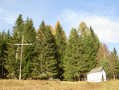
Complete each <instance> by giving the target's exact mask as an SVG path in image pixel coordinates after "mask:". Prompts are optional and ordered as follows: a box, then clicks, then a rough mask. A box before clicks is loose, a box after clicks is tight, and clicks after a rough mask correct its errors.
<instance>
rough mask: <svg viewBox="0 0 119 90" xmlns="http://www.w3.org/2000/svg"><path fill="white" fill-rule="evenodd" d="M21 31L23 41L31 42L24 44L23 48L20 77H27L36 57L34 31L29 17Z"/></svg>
mask: <svg viewBox="0 0 119 90" xmlns="http://www.w3.org/2000/svg"><path fill="white" fill-rule="evenodd" d="M22 33H23V35H24V43H28V44H29V43H32V45H30V46H24V50H23V63H22V78H24V79H27V78H32V72H33V62H34V59H35V57H36V52H35V43H36V39H35V38H36V32H35V28H34V27H33V22H32V20H31V19H29V18H27V20H26V22H25V23H24V28H23V32H22Z"/></svg>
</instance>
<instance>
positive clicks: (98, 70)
mask: <svg viewBox="0 0 119 90" xmlns="http://www.w3.org/2000/svg"><path fill="white" fill-rule="evenodd" d="M102 69H103V67H98V68H94V69H92V70H91V71H90V72H89V73H88V74H90V73H96V72H100V71H101V70H102Z"/></svg>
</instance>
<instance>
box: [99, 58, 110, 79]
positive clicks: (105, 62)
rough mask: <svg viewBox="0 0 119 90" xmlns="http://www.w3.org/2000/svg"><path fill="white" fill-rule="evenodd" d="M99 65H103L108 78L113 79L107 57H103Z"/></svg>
mask: <svg viewBox="0 0 119 90" xmlns="http://www.w3.org/2000/svg"><path fill="white" fill-rule="evenodd" d="M99 66H102V67H103V68H104V70H105V72H106V77H107V79H111V73H110V68H109V64H108V62H107V60H106V58H105V57H102V58H101V59H100V62H99Z"/></svg>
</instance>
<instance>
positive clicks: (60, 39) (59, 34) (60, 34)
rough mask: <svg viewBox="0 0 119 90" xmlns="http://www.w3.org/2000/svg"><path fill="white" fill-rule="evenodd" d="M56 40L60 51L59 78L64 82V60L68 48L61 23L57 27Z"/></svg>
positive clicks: (58, 56)
mask: <svg viewBox="0 0 119 90" xmlns="http://www.w3.org/2000/svg"><path fill="white" fill-rule="evenodd" d="M55 33H56V34H55V39H56V44H57V49H58V55H57V59H58V66H59V71H58V78H59V79H61V80H63V73H64V71H63V59H64V52H65V46H66V35H65V33H64V31H63V29H62V26H61V25H60V23H59V21H58V22H57V23H56V26H55Z"/></svg>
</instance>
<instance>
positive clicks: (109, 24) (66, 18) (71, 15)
mask: <svg viewBox="0 0 119 90" xmlns="http://www.w3.org/2000/svg"><path fill="white" fill-rule="evenodd" d="M61 21H62V22H63V24H64V27H65V29H67V30H68V31H66V33H67V34H69V32H70V29H71V28H72V27H75V28H78V26H79V24H80V23H81V21H84V22H86V24H87V25H88V26H92V28H93V29H94V32H95V33H96V34H97V36H98V37H99V39H100V40H101V41H102V42H109V43H119V40H118V38H119V22H116V21H113V20H111V19H110V18H108V17H100V16H97V15H91V14H89V13H84V12H73V11H69V10H66V11H63V13H62V15H61Z"/></svg>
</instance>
